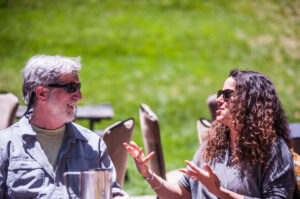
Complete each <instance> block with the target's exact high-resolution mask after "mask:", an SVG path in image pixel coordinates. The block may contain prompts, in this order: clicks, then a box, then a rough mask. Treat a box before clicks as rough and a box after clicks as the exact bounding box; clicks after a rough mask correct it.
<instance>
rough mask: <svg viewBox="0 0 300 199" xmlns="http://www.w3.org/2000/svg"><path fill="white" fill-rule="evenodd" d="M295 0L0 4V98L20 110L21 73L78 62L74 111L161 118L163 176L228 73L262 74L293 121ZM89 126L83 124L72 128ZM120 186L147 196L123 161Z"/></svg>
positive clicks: (298, 117) (299, 46)
mask: <svg viewBox="0 0 300 199" xmlns="http://www.w3.org/2000/svg"><path fill="white" fill-rule="evenodd" d="M299 27H300V1H292V0H287V1H275V0H273V1H272V0H264V1H243V0H237V1H226V0H223V1H221V0H220V1H217V0H211V1H204V0H203V1H196V0H194V1H193V0H191V1H187V0H186V1H184V0H182V1H179V0H162V1H150V0H148V1H146V0H139V1H134V0H131V1H129V0H124V1H121V0H116V1H108V0H107V1H104V0H86V1H79V0H64V1H58V0H52V1H51V0H40V1H33V0H32V1H30V0H0V90H7V91H11V92H13V93H14V94H15V95H17V96H18V97H19V99H20V100H21V104H24V102H23V98H22V93H21V85H22V74H21V70H22V68H23V67H24V65H25V63H26V61H27V60H28V59H29V58H30V57H31V56H33V55H35V54H51V55H55V54H61V55H65V56H72V57H75V56H80V57H81V59H82V65H83V67H82V70H81V71H80V73H79V75H80V80H81V82H82V89H81V90H82V94H83V100H82V101H81V102H80V104H81V105H89V104H98V103H103V102H110V103H111V104H112V106H113V108H114V111H115V117H114V118H113V120H108V121H103V122H101V123H99V124H97V125H96V128H97V129H104V128H105V127H107V126H108V125H110V124H112V123H114V122H115V121H118V120H123V119H126V118H129V117H134V118H135V119H136V128H135V131H134V136H133V140H134V141H136V142H137V143H138V144H140V145H141V146H143V142H142V136H141V131H140V127H139V118H138V108H139V105H140V104H141V103H146V104H148V105H149V106H150V107H151V109H152V110H153V111H154V112H155V113H156V115H157V116H158V117H159V122H160V128H161V136H162V144H163V150H164V155H165V162H166V166H167V170H168V171H170V170H173V169H176V168H180V167H185V164H184V160H185V159H189V160H190V159H192V157H193V154H194V152H195V151H196V149H197V147H198V138H197V133H196V120H197V118H199V117H208V118H209V117H210V115H209V110H208V107H207V105H206V99H207V97H208V96H209V95H211V94H212V93H214V92H216V91H217V90H218V89H220V88H222V86H223V82H224V80H225V79H226V78H227V76H228V74H229V71H230V70H231V69H232V68H238V69H247V70H255V71H259V72H262V73H265V74H266V75H268V76H269V77H270V78H271V79H272V81H273V83H274V84H275V87H276V88H277V91H278V93H279V96H280V98H281V100H282V104H283V105H284V107H285V110H286V112H287V114H288V116H289V121H290V122H299V121H300V92H299V90H300V66H299V63H300V31H299V30H300V28H299ZM79 123H80V124H82V125H84V126H86V127H88V122H87V121H79ZM127 174H128V179H127V180H126V182H125V185H124V188H125V190H126V191H127V192H128V193H129V194H131V195H140V194H154V192H153V191H152V190H151V189H150V188H148V185H147V183H146V182H145V181H144V180H143V178H142V177H141V176H139V175H138V173H137V171H136V169H135V166H134V163H133V161H132V160H131V159H130V160H129V165H128V172H127Z"/></svg>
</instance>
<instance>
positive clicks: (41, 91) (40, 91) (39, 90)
mask: <svg viewBox="0 0 300 199" xmlns="http://www.w3.org/2000/svg"><path fill="white" fill-rule="evenodd" d="M49 93H50V90H49V88H46V87H44V86H38V87H36V89H35V94H36V97H37V99H38V101H41V102H45V101H46V100H47V99H48V96H49Z"/></svg>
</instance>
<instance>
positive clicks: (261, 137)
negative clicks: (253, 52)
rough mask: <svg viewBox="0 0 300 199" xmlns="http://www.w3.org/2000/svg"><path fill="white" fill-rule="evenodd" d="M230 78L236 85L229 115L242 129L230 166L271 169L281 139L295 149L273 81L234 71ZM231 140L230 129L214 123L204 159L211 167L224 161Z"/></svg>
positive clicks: (239, 132) (255, 74)
mask: <svg viewBox="0 0 300 199" xmlns="http://www.w3.org/2000/svg"><path fill="white" fill-rule="evenodd" d="M229 77H232V78H233V79H234V80H235V81H236V88H235V91H234V93H233V96H232V97H231V99H230V100H231V103H230V105H229V111H230V113H231V114H232V116H233V121H232V123H233V127H234V128H235V129H238V130H237V131H238V137H237V139H236V143H235V144H236V149H234V151H233V154H232V159H231V161H230V165H231V166H239V167H241V166H242V165H241V164H243V165H244V164H246V165H245V166H246V168H249V166H250V165H255V164H262V165H264V166H267V160H268V157H269V155H270V147H271V145H272V143H273V142H274V141H275V139H276V137H277V136H280V137H282V138H283V139H284V140H285V142H286V143H287V145H288V146H289V147H291V140H290V130H289V127H288V120H287V116H286V114H285V112H284V110H283V107H282V105H281V102H280V100H279V97H278V94H277V92H276V91H275V88H274V86H273V84H272V82H271V81H270V79H269V78H268V77H267V76H265V75H263V74H261V73H258V72H253V71H240V70H232V71H231V72H230V75H229ZM238 127H239V128H238ZM229 139H230V130H229V127H227V126H225V125H223V124H221V123H219V122H216V121H215V122H213V125H212V128H211V130H210V132H209V137H208V140H207V144H206V146H205V148H204V151H203V153H202V158H203V159H204V160H205V161H207V162H211V163H214V162H216V161H222V160H224V158H225V153H226V152H225V149H227V148H228V147H229Z"/></svg>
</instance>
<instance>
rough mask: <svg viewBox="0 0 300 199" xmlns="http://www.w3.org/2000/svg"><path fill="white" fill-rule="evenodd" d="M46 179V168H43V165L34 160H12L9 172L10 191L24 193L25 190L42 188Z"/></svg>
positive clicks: (8, 183)
mask: <svg viewBox="0 0 300 199" xmlns="http://www.w3.org/2000/svg"><path fill="white" fill-rule="evenodd" d="M44 181H45V173H44V170H43V169H42V166H41V165H39V164H38V163H37V162H35V161H34V160H30V159H11V160H10V162H9V166H8V173H7V185H8V189H9V192H11V193H15V194H17V193H22V192H23V191H29V190H32V189H37V188H41V187H42V186H43V183H44ZM23 193H24V192H23Z"/></svg>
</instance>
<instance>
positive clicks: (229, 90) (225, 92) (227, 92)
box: [217, 89, 233, 102]
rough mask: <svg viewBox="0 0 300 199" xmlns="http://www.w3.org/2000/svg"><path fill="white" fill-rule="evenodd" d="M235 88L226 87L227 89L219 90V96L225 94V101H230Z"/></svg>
mask: <svg viewBox="0 0 300 199" xmlns="http://www.w3.org/2000/svg"><path fill="white" fill-rule="evenodd" d="M232 93H233V90H231V89H225V90H219V91H218V92H217V98H219V97H220V96H221V95H223V99H224V101H226V102H227V101H229V100H230V97H231V96H232Z"/></svg>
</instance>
